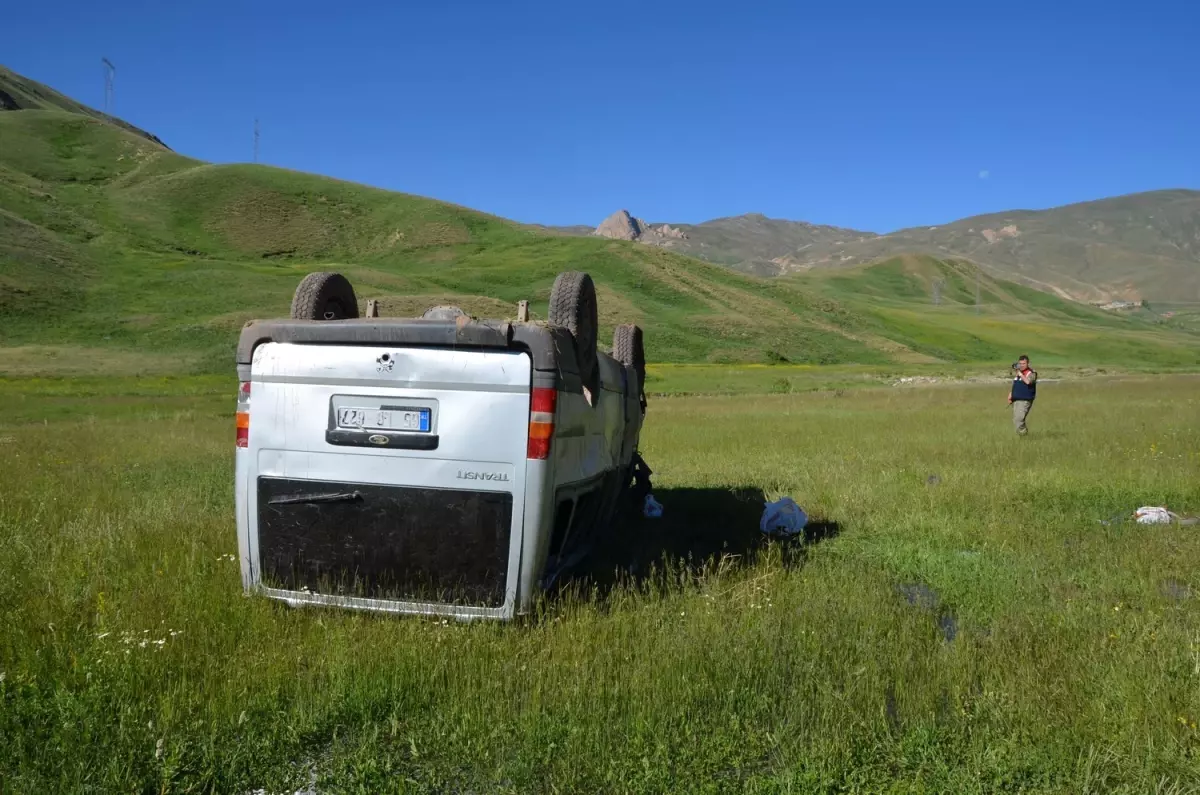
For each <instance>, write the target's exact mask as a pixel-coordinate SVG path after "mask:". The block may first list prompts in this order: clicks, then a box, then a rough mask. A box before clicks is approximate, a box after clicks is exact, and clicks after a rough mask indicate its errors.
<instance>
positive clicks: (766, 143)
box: [0, 0, 1200, 231]
mask: <svg viewBox="0 0 1200 795" xmlns="http://www.w3.org/2000/svg"><path fill="white" fill-rule="evenodd" d="M1117 6H1120V8H1117ZM3 27H4V35H3V48H2V49H0V63H4V64H5V65H7V66H8V67H10V68H12V69H15V70H16V71H18V72H21V73H23V74H25V75H27V76H29V77H31V78H34V79H36V80H40V81H43V82H45V83H48V84H50V85H51V86H53V87H55V88H57V89H59V90H60V91H63V92H65V93H67V94H69V95H71V96H74V97H75V98H77V99H79V100H82V101H84V102H86V103H88V104H92V105H94V106H97V107H99V106H101V105H102V104H103V76H102V72H101V67H100V58H101V56H107V57H109V58H110V59H111V60H112V61H113V62H114V63H115V64H116V66H117V79H116V112H117V113H118V115H120V116H123V117H124V118H126V119H127V120H129V121H130V122H132V123H134V124H137V125H139V126H141V127H144V128H146V129H148V130H151V131H152V132H154V133H156V134H158V135H159V136H160V137H162V138H163V140H165V141H166V142H167V143H168V144H169V145H170V146H171V147H172V148H174V149H176V150H177V151H179V152H182V153H185V154H188V155H192V156H194V157H198V158H202V159H205V160H212V161H218V162H228V161H249V160H251V159H252V156H253V124H254V118H255V117H256V116H257V117H259V118H260V119H261V127H262V143H261V159H262V161H263V162H266V163H269V164H273V165H278V166H285V167H288V168H293V169H300V170H304V171H314V172H319V173H322V174H328V175H331V176H336V177H340V178H343V179H349V180H354V181H357V182H365V183H368V184H372V185H378V186H381V187H385V188H390V189H395V190H402V191H406V192H410V193H417V194H422V195H426V196H433V197H437V198H440V199H445V200H448V201H453V202H456V203H460V204H465V205H468V206H470V207H475V208H478V209H481V210H485V211H488V212H493V213H496V214H499V215H502V216H506V217H510V218H515V219H518V220H521V221H527V222H537V223H549V224H570V223H587V224H596V223H599V222H600V220H602V219H603V218H604V217H605V216H606V215H608V214H609V213H611V212H613V211H614V210H616V209H619V208H622V207H624V208H628V209H629V210H630V211H631V212H633V213H635V214H636V215H639V216H641V217H644V218H646V219H647V220H654V221H676V222H697V221H702V220H705V219H708V218H713V217H718V216H723V215H734V214H739V213H744V212H762V213H765V214H767V215H770V216H773V217H782V218H791V219H798V220H808V221H813V222H817V223H829V224H837V225H841V226H850V227H857V228H861V229H869V230H873V231H888V230H892V229H895V228H898V227H903V226H910V225H922V224H936V223H941V222H946V221H949V220H952V219H955V218H959V217H963V216H966V215H972V214H975V213H980V212H987V211H993V210H1003V209H1010V208H1014V207H1046V206H1052V205H1057V204H1062V203H1067V202H1071V201H1078V200H1084V199H1091V198H1099V197H1102V196H1108V195H1114V194H1120V193H1129V192H1133V191H1140V190H1149V189H1156V188H1168V187H1191V188H1200V60H1198V59H1200V3H1196V2H1183V1H1182V0H1181V1H1180V2H1162V1H1161V0H1139V2H1120V3H1117V2H1112V3H1108V2H1088V3H1083V2H1076V1H1075V0H1067V1H1066V2H1051V0H1043V2H1039V3H1032V2H1009V3H986V4H984V3H976V2H968V1H967V0H958V1H957V2H920V1H919V0H911V1H910V2H891V1H886V2H885V0H872V1H861V2H853V1H850V2H842V3H834V2H822V3H805V2H777V3H766V2H736V3H711V2H706V0H692V1H691V2H645V3H632V2H628V3H626V2H615V1H614V0H604V2H591V3H584V2H577V1H576V0H557V1H556V2H519V1H518V0H513V2H508V1H507V0H492V1H491V2H454V1H453V0H442V2H437V0H433V1H432V2H430V1H428V0H427V1H426V2H419V3H418V2H411V1H410V0H391V1H390V2H382V1H381V0H362V2H357V3H350V2H343V3H337V2H328V0H326V1H325V2H321V3H313V2H307V1H306V0H304V1H298V2H291V3H275V2H267V1H266V0H249V1H248V2H227V0H205V2H199V1H198V0H193V1H192V2H181V3H175V2H141V3H132V2H121V0H115V1H110V2H96V1H95V0H91V1H90V2H79V0H59V2H56V3H49V2H46V3H32V2H13V3H10V4H9V5H8V8H6V10H5V12H4V15H3ZM0 145H2V142H0Z"/></svg>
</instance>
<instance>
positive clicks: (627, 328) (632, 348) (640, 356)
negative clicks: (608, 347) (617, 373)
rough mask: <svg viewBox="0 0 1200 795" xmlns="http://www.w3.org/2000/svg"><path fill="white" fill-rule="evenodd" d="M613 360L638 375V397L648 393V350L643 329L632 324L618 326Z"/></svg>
mask: <svg viewBox="0 0 1200 795" xmlns="http://www.w3.org/2000/svg"><path fill="white" fill-rule="evenodd" d="M613 358H614V359H616V360H617V361H618V362H620V363H621V364H623V365H625V366H626V367H632V368H633V369H634V372H636V373H637V379H638V380H637V391H638V396H639V397H640V396H642V395H644V394H645V393H646V349H645V348H644V347H643V345H642V329H641V327H640V326H635V325H633V324H632V323H627V324H625V325H623V326H617V328H616V329H615V330H614V331H613Z"/></svg>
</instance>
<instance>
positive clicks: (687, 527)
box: [554, 488, 839, 598]
mask: <svg viewBox="0 0 1200 795" xmlns="http://www.w3.org/2000/svg"><path fill="white" fill-rule="evenodd" d="M654 496H655V498H656V499H657V500H658V501H659V502H660V503H662V506H663V516H662V517H661V518H659V519H647V518H645V517H643V516H641V515H640V513H639V512H638V511H636V510H630V511H628V512H627V513H626V514H625V515H624V516H622V517H620V518H618V520H617V521H616V522H615V523H614V527H613V531H612V533H611V534H609V535H608V536H607V537H606V538H603V539H601V540H600V541H599V542H597V544H596V546H595V547H594V548H593V549H592V551H591V554H589V555H588V556H587V557H586V558H584V560H582V561H581V562H579V563H577V564H575V566H573V567H572V568H571V569H570V570H568V571H565V572H563V575H562V576H561V577H560V578H559V580H558V582H557V584H556V587H555V589H554V590H555V591H563V590H573V589H575V588H582V589H584V590H592V589H595V590H596V592H597V595H598V596H600V597H601V598H603V597H604V596H606V595H607V594H608V593H609V592H610V591H611V590H612V589H613V587H615V586H616V585H618V584H622V583H623V584H632V585H645V584H648V583H649V582H651V580H665V579H666V578H668V577H670V574H669V572H674V573H675V574H676V575H678V574H680V573H692V574H694V573H697V572H699V571H700V570H701V569H702V568H704V567H705V566H706V565H710V566H711V565H715V564H716V562H717V561H720V560H721V559H722V558H726V557H728V558H731V559H732V560H733V561H734V562H735V563H736V564H738V565H751V564H753V563H754V562H755V560H756V559H757V558H758V556H759V555H760V554H761V553H762V552H763V551H765V550H766V549H767V548H768V546H769V545H771V544H776V545H778V546H779V547H780V549H781V552H782V556H781V557H782V561H783V564H784V566H785V567H791V566H795V565H798V564H799V563H800V562H801V561H802V560H803V557H804V548H805V547H806V546H807V545H811V544H813V543H817V542H820V541H824V540H825V539H827V538H832V537H834V536H836V535H837V534H838V532H839V528H838V525H837V523H836V522H823V521H810V522H809V524H808V526H807V527H806V528H805V532H804V534H803V536H799V537H797V538H794V539H784V540H775V541H773V540H771V539H769V538H767V537H766V536H764V535H763V534H762V532H761V531H760V530H759V520H760V518H761V517H762V512H763V505H764V503H765V502H766V498H765V497H764V495H763V493H762V492H761V491H759V490H757V489H728V488H725V489H722V488H679V489H661V490H655V492H654Z"/></svg>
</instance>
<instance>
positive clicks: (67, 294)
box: [0, 73, 1198, 375]
mask: <svg viewBox="0 0 1200 795" xmlns="http://www.w3.org/2000/svg"><path fill="white" fill-rule="evenodd" d="M8 74H11V73H8ZM0 77H3V73H0ZM30 82H31V81H25V83H26V84H28V83H30ZM5 85H6V84H5V83H3V82H0V89H3V90H6V91H7V90H8V89H7V88H4V86H5ZM48 91H49V89H45V91H44V92H43V93H45V92H48ZM10 93H11V92H10ZM27 93H28V92H27ZM47 107H49V106H47ZM47 107H42V108H40V109H20V110H10V111H6V112H0V141H3V142H4V146H3V147H0V373H7V374H10V375H12V374H19V375H33V374H43V375H53V374H69V373H87V372H92V373H110V372H129V373H150V372H167V373H188V372H225V371H227V370H228V369H229V367H230V363H231V356H232V349H233V345H234V342H235V338H236V334H237V330H238V328H239V327H240V326H241V325H242V324H243V323H244V322H245V321H246V320H248V319H250V318H253V317H263V316H272V315H282V314H286V312H287V310H288V306H289V302H290V299H291V294H292V291H293V290H294V288H295V286H296V284H297V283H298V282H299V280H300V278H301V277H302V276H303V275H304V274H305V273H307V272H309V271H313V270H327V269H336V270H341V271H343V272H345V273H346V274H347V275H348V276H349V277H350V278H351V280H352V281H353V282H354V284H355V286H356V289H357V292H358V294H359V297H360V300H362V301H364V302H365V300H366V299H367V298H378V299H379V300H380V302H381V307H382V311H383V313H384V314H393V315H397V314H412V315H415V314H418V313H420V312H421V311H422V310H423V309H425V308H426V307H427V306H429V305H432V304H435V303H443V302H448V301H453V302H455V303H459V304H460V305H462V306H463V307H464V308H465V309H467V310H468V311H471V312H474V313H479V314H489V315H493V316H496V315H500V316H504V315H510V314H512V313H513V312H514V311H515V304H516V302H517V301H518V300H520V299H523V298H528V299H531V300H532V302H533V308H534V311H535V313H537V312H543V313H544V311H545V307H546V303H547V299H548V296H549V290H550V286H551V284H552V283H553V280H554V277H555V275H556V274H557V273H558V272H559V271H562V270H568V269H583V270H587V271H589V272H591V273H592V274H593V276H594V277H595V279H596V281H597V283H598V287H599V293H600V312H601V321H602V325H603V329H602V334H601V339H605V338H607V337H609V336H610V335H611V328H612V327H613V326H614V325H615V324H617V323H619V322H625V321H633V322H637V323H640V324H642V325H643V326H644V327H645V328H646V330H647V345H648V355H649V357H650V358H651V360H653V361H673V362H761V363H770V362H783V361H789V362H795V363H862V364H889V363H901V364H903V363H917V362H939V361H945V362H962V361H988V362H999V361H1004V360H1008V359H1010V358H1011V356H1012V355H1013V346H1014V345H1018V343H1019V344H1020V346H1021V347H1023V348H1024V349H1025V350H1026V352H1029V353H1030V354H1031V355H1039V354H1040V355H1042V356H1043V358H1047V357H1049V358H1054V359H1058V360H1061V361H1063V362H1072V363H1081V362H1083V363H1089V364H1090V363H1108V364H1125V365H1141V366H1153V367H1183V366H1188V365H1193V364H1195V359H1196V356H1195V350H1196V347H1197V342H1198V338H1197V337H1196V336H1195V334H1194V333H1192V332H1189V331H1187V329H1186V327H1185V325H1184V324H1182V323H1180V324H1175V325H1174V326H1173V325H1171V324H1163V323H1152V322H1150V321H1149V320H1145V319H1141V318H1123V317H1115V316H1113V315H1109V314H1105V313H1102V312H1099V311H1097V310H1091V309H1088V308H1086V307H1081V306H1079V305H1076V304H1072V303H1070V302H1067V301H1063V300H1061V299H1058V298H1055V297H1053V296H1049V295H1045V294H1042V293H1035V292H1034V291H1032V290H1028V289H1026V288H1021V287H1019V286H1017V285H1013V284H1010V283H1007V282H1003V281H1000V280H997V279H994V278H991V277H985V283H986V296H985V306H984V311H983V312H982V313H980V314H976V313H975V311H974V307H973V299H974V295H973V292H971V290H972V289H973V287H970V286H969V285H968V283H970V284H973V273H974V271H973V266H969V265H965V264H961V263H956V262H942V261H939V260H934V259H931V258H908V259H904V260H895V261H889V262H885V263H882V264H878V265H872V266H867V267H861V268H857V269H850V270H839V271H829V272H826V273H822V274H818V275H815V276H814V275H812V274H810V275H807V276H794V277H789V278H785V279H770V280H769V279H761V278H755V277H753V276H747V275H743V274H739V273H736V272H734V271H731V270H729V269H728V268H725V267H721V266H718V265H714V264H709V263H706V262H701V261H698V260H695V259H691V258H688V257H684V256H682V255H679V254H676V253H673V252H670V251H665V250H663V249H660V248H656V247H650V246H642V245H637V244H635V243H629V242H624V241H612V240H605V239H600V238H580V237H570V236H563V235H551V234H545V233H542V232H539V231H538V230H536V229H531V228H529V227H527V226H522V225H519V224H515V223H512V222H509V221H506V220H504V219H501V218H496V217H493V216H489V215H485V214H483V213H479V212H475V211H472V210H469V209H466V208H463V207H458V206H454V205H450V204H446V203H443V202H438V201H433V200H430V199H425V198H420V197H416V196H410V195H406V194H399V193H392V192H388V191H383V190H378V189H374V188H368V187H365V186H361V185H356V184H351V183H346V182H341V181H338V180H333V179H328V178H324V177H319V176H314V175H309V174H302V173H297V172H292V171H286V170H283V169H277V168H270V167H266V166H254V165H211V164H205V163H201V162H198V161H195V160H192V159H189V158H187V157H184V156H181V155H178V154H176V153H174V152H171V151H170V150H168V149H167V148H165V147H164V146H162V145H161V144H160V143H158V142H157V140H156V139H153V138H152V137H147V136H146V135H144V134H140V133H139V132H138V131H134V130H132V129H130V128H128V127H127V126H122V125H117V124H114V123H112V122H111V121H109V120H107V119H106V118H104V117H103V114H99V115H97V114H96V113H95V112H82V111H74V110H72V106H71V105H69V104H63V103H61V102H60V103H57V104H54V105H53V107H50V108H49V109H47ZM79 107H82V106H79ZM85 110H87V109H85ZM943 272H944V273H945V274H947V277H948V278H951V279H952V280H954V284H955V285H956V286H955V287H954V288H953V289H949V288H948V289H947V290H946V291H945V295H946V300H945V301H943V303H942V304H941V305H940V306H937V307H933V306H931V305H930V301H929V298H928V296H929V287H930V284H931V282H930V280H931V279H932V278H935V277H934V276H933V274H935V273H943ZM964 291H966V292H964ZM968 299H969V300H968Z"/></svg>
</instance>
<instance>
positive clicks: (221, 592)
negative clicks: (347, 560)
mask: <svg viewBox="0 0 1200 795" xmlns="http://www.w3.org/2000/svg"><path fill="white" fill-rule="evenodd" d="M93 386H94V385H93ZM160 391H161V387H157V386H156V387H152V388H148V389H146V390H144V392H143V394H141V395H125V396H122V397H121V398H120V400H117V399H116V398H115V397H114V396H105V395H103V394H93V395H91V396H83V397H77V398H75V400H76V403H75V405H74V406H71V405H70V404H69V400H70V399H71V398H70V396H69V395H65V394H61V392H60V394H58V395H57V396H53V395H47V396H46V400H47V403H46V410H45V412H44V413H43V414H39V409H38V402H37V400H36V399H31V400H30V401H28V402H26V403H25V404H24V405H23V407H22V410H21V414H20V417H19V418H18V419H16V420H13V419H8V420H6V421H5V424H4V425H2V426H0V483H2V484H3V488H2V489H0V612H2V614H3V616H4V623H3V629H2V630H0V789H4V790H5V791H12V792H76V791H96V792H114V791H146V792H149V791H171V792H197V791H209V792H245V791H248V790H250V789H252V788H255V787H260V786H265V787H268V788H274V789H277V790H279V789H283V788H284V787H285V786H289V785H290V786H293V787H294V786H297V785H299V784H304V783H307V782H308V780H309V776H310V773H313V772H315V774H316V776H317V778H318V782H317V788H318V790H319V791H321V792H451V791H453V792H466V791H472V792H481V791H487V792H564V791H588V792H599V791H602V792H663V791H687V792H726V791H746V792H880V791H888V792H927V791H928V792H963V793H968V792H1018V791H1020V792H1064V791H1070V792H1128V793H1143V792H1194V791H1197V782H1198V781H1200V761H1198V757H1197V754H1198V753H1200V730H1198V729H1197V723H1198V722H1200V605H1198V602H1197V599H1196V595H1195V593H1196V589H1197V588H1200V576H1198V575H1197V570H1198V564H1200V532H1198V530H1197V529H1196V528H1193V527H1177V526H1162V527H1149V526H1138V525H1132V524H1112V525H1105V524H1101V523H1100V522H1099V521H1098V520H1100V519H1107V518H1109V517H1112V516H1113V515H1115V514H1118V513H1122V512H1128V511H1131V510H1132V509H1134V508H1136V507H1138V506H1140V505H1145V504H1166V505H1168V506H1170V507H1172V508H1174V509H1176V510H1180V511H1185V512H1186V511H1196V512H1200V423H1198V422H1197V420H1200V399H1198V398H1197V394H1198V393H1197V380H1196V379H1195V378H1192V377H1176V378H1160V379H1154V380H1143V381H1124V382H1113V383H1108V382H1100V381H1092V382H1080V383H1062V384H1046V385H1044V386H1043V389H1042V390H1041V397H1039V402H1038V404H1037V406H1036V407H1035V409H1034V411H1033V413H1032V415H1031V417H1030V424H1031V427H1032V435H1031V436H1030V438H1027V439H1018V438H1016V437H1015V435H1014V434H1013V433H1012V429H1011V424H1010V422H1009V418H1008V412H1007V407H1006V405H1005V403H1004V395H1003V389H1001V390H1000V391H996V390H994V389H988V388H981V387H974V388H970V387H953V388H940V389H928V390H913V389H904V390H900V389H873V390H859V391H849V392H845V393H840V394H839V393H837V392H821V393H807V394H791V395H774V396H738V397H713V398H686V399H670V400H657V401H655V402H654V403H653V404H652V405H651V413H650V416H649V418H648V423H647V429H646V434H645V444H644V447H645V455H646V457H647V459H648V461H649V462H650V464H651V466H652V467H653V468H654V469H655V472H656V476H655V480H656V489H657V491H658V493H659V495H660V498H661V500H662V501H663V502H664V504H665V507H666V511H667V517H665V518H664V520H662V521H661V522H657V523H656V522H649V521H643V522H638V523H632V524H629V525H627V526H625V527H623V528H622V530H621V533H620V535H619V536H618V538H617V542H618V543H616V544H614V545H613V546H612V547H611V548H609V549H608V550H607V552H606V556H605V557H604V558H603V560H604V561H605V562H606V563H612V564H619V565H620V566H621V568H622V570H623V571H624V572H625V574H624V575H623V583H622V584H619V585H618V586H617V587H615V588H613V589H607V588H604V589H599V590H596V589H592V588H591V587H590V586H589V581H587V580H577V581H576V582H575V583H574V584H573V585H569V587H568V588H566V589H565V591H564V593H563V594H561V595H558V596H556V597H554V598H549V599H547V600H546V601H545V602H544V603H543V604H542V605H541V606H540V607H539V610H538V614H537V615H536V616H534V617H532V618H530V619H529V620H525V621H521V622H518V623H516V624H512V625H494V624H475V625H461V626H460V625H457V624H454V623H446V622H441V621H427V620H419V619H412V620H410V619H393V618H378V617H373V616H364V615H356V614H346V613H338V612H327V611H315V610H305V611H293V610H289V609H286V608H283V607H280V606H277V605H275V604H272V603H268V602H266V601H264V600H262V599H260V598H257V597H246V596H243V594H242V592H241V588H240V583H239V578H238V566H237V563H236V562H235V561H234V559H233V555H234V554H235V553H236V547H235V533H234V528H233V521H232V484H231V459H232V444H231V442H232V425H231V423H230V417H229V414H228V409H229V406H228V400H227V399H226V397H225V396H224V395H215V394H212V393H211V390H210V389H207V388H206V387H205V386H204V385H200V386H198V387H196V388H192V389H180V390H179V394H178V395H177V396H176V397H174V398H171V399H170V400H169V401H167V402H162V401H163V398H162V396H161V395H160V394H158V393H159V392H160ZM51 398H54V399H53V400H51ZM931 476H936V477H931ZM735 494H736V495H740V496H738V497H736V498H734V497H733V496H732V495H735ZM747 494H749V495H751V496H750V497H747V496H746V495H747ZM759 494H762V495H763V496H765V497H774V496H777V495H783V494H788V495H792V496H794V497H795V498H796V499H797V500H798V501H799V502H801V504H803V505H804V506H805V507H806V508H807V509H808V510H809V512H810V513H811V514H812V515H813V517H814V526H818V527H820V528H821V532H820V535H819V536H818V537H814V538H813V539H811V540H810V541H809V542H808V543H807V544H803V545H797V544H790V545H782V544H778V543H774V544H765V543H762V542H760V541H759V540H758V537H757V536H758V531H757V518H758V511H759V509H760V508H761V504H760V503H758V502H757V500H756V496H755V495H759ZM714 505H715V506H723V507H721V508H720V509H719V510H718V509H714V508H712V507H711V506H714ZM672 519H673V521H672ZM821 538H823V540H820V539H821ZM722 547H724V552H725V557H724V558H720V559H717V560H715V561H712V562H710V563H709V564H708V565H707V566H706V567H704V568H702V569H699V568H690V567H688V566H686V565H684V561H681V560H680V558H679V557H678V556H679V555H681V554H683V553H686V552H687V551H689V550H691V551H695V552H696V553H697V554H703V553H704V552H707V551H712V550H716V549H721V548H722ZM664 551H665V552H666V553H668V554H667V563H666V565H665V568H666V570H667V574H666V576H649V574H648V573H649V571H650V567H651V563H652V562H654V561H655V560H658V559H659V558H660V554H659V553H663V552H664ZM661 568H662V567H660V570H661ZM600 573H602V572H598V574H600ZM595 581H596V582H599V578H597V579H596V580H595Z"/></svg>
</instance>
